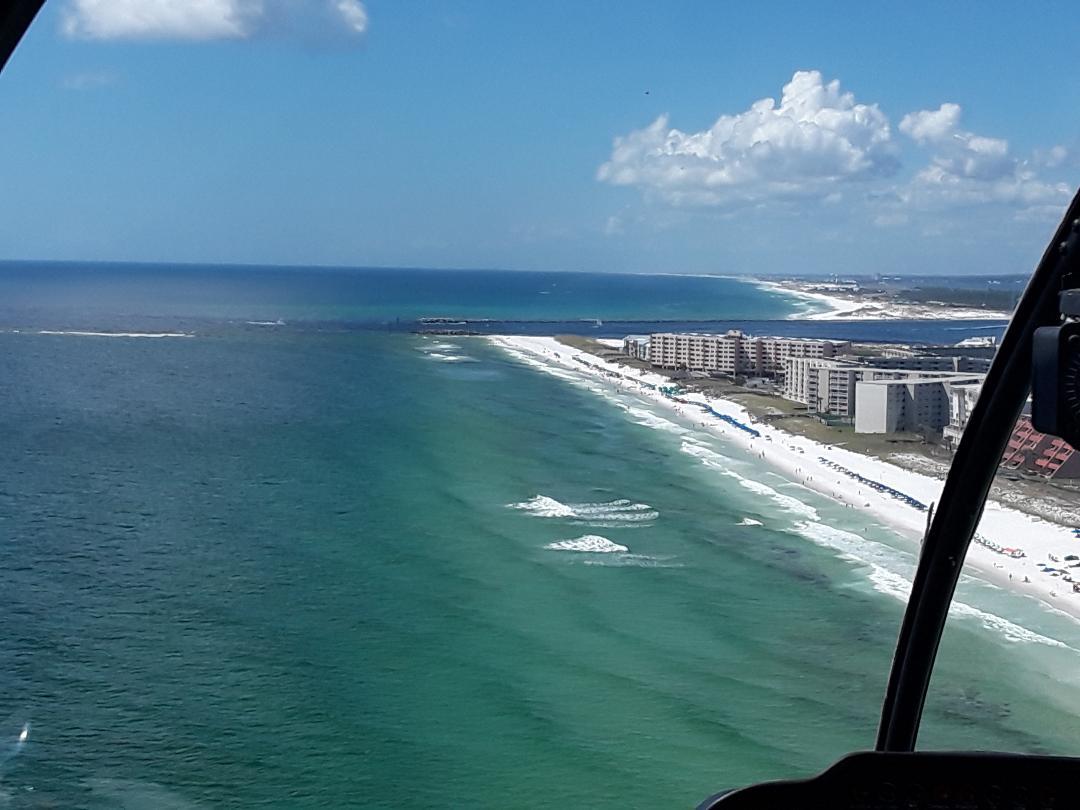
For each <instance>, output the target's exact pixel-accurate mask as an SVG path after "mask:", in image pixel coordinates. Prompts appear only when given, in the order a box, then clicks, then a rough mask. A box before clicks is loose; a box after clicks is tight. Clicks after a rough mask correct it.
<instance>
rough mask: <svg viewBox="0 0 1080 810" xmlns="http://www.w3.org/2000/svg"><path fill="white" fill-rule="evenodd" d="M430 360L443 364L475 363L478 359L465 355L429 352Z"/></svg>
mask: <svg viewBox="0 0 1080 810" xmlns="http://www.w3.org/2000/svg"><path fill="white" fill-rule="evenodd" d="M426 355H427V357H428V359H430V360H438V361H439V362H441V363H475V362H477V360H476V358H473V357H467V356H465V355H463V354H444V353H442V352H427V353H426Z"/></svg>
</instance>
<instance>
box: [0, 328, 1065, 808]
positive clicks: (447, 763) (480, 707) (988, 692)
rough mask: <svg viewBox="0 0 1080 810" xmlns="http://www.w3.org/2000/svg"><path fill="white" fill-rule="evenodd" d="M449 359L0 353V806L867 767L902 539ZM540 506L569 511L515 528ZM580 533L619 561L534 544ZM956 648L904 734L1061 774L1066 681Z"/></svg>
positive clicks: (308, 801) (440, 798)
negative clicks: (837, 541)
mask: <svg viewBox="0 0 1080 810" xmlns="http://www.w3.org/2000/svg"><path fill="white" fill-rule="evenodd" d="M459 346H460V348H459V349H456V350H454V356H462V355H464V356H467V357H469V358H472V359H474V360H476V361H478V362H444V361H442V360H441V359H440V358H439V357H438V356H437V355H440V354H445V352H439V351H438V350H434V351H433V350H432V341H427V342H426V343H425V342H424V341H421V340H420V339H418V338H414V337H407V336H381V335H378V334H339V335H335V334H319V333H286V332H281V333H277V332H274V331H273V330H270V331H268V332H267V333H265V334H242V333H241V334H236V335H232V336H229V337H220V338H217V337H206V338H194V339H176V340H169V339H162V340H123V339H109V338H105V339H101V338H98V339H95V338H76V337H71V336H55V337H50V336H38V335H10V334H9V335H0V373H2V374H3V378H4V380H5V385H4V386H3V389H2V390H0V441H2V444H3V447H4V448H5V451H6V453H5V457H6V460H5V463H4V464H3V465H2V466H0V567H2V570H3V571H4V579H5V587H4V589H3V591H2V596H0V600H2V601H0V686H2V688H0V718H7V719H6V720H5V722H4V725H3V727H2V728H0V733H2V734H3V735H4V736H3V743H2V744H3V745H4V746H5V747H4V748H3V749H0V751H2V752H3V753H0V758H2V759H3V764H2V765H0V768H2V772H0V774H2V775H0V790H2V791H3V792H4V794H5V796H6V797H7V801H8V802H9V803H10V806H12V807H50V806H60V807H72V806H75V807H78V806H83V807H124V808H134V807H139V808H142V807H145V808H150V807H192V806H194V807H281V808H296V807H344V806H364V807H386V808H392V807H393V808H400V807H424V806H431V805H433V804H440V805H441V806H447V807H519V808H529V807H537V808H539V807H583V808H584V807H590V808H603V807H625V806H633V807H688V806H692V805H693V804H694V803H695V802H696V801H698V800H700V799H701V798H703V797H704V796H705V795H707V794H708V793H710V792H712V791H715V790H717V789H720V788H723V787H726V786H732V785H737V784H741V783H745V782H747V781H750V780H754V779H759V778H765V777H780V776H789V775H796V774H803V773H808V772H810V771H812V770H815V769H817V768H820V767H823V766H824V765H825V764H827V763H828V761H829V760H830V759H832V758H835V757H836V756H838V755H839V754H841V753H842V752H844V751H845V750H848V749H851V748H860V747H868V746H870V745H871V744H872V741H873V732H874V727H875V724H876V721H877V713H878V705H879V702H880V698H881V693H882V689H883V684H884V680H885V675H886V671H887V668H888V663H889V656H890V654H891V649H892V644H893V641H894V638H895V633H896V628H897V625H898V621H899V616H900V609H901V603H900V601H899V600H897V599H896V598H894V597H893V596H891V595H889V594H888V593H881V592H879V590H888V589H887V588H882V587H881V583H880V582H878V583H877V585H878V590H875V581H874V579H873V578H872V577H871V576H870V574H872V573H873V572H874V570H875V569H874V568H873V566H872V563H873V564H877V565H879V567H881V569H882V570H883V571H886V572H888V571H890V570H892V569H893V568H897V567H899V568H900V569H902V568H903V566H904V565H905V564H906V563H907V562H909V561H910V560H909V558H905V557H904V546H903V544H902V543H901V542H900V541H899V540H898V539H897V538H894V537H892V535H890V534H889V533H888V532H887V531H885V530H884V529H882V528H880V527H873V526H864V525H862V524H859V525H858V526H851V525H848V524H847V523H845V521H849V520H851V519H852V518H851V517H850V516H849V515H848V514H847V513H846V512H845V510H842V509H840V508H839V507H836V506H834V505H832V504H829V503H828V502H826V501H824V500H822V499H820V498H817V497H815V496H814V495H812V494H811V493H809V492H807V491H806V490H803V489H801V488H799V487H796V486H794V485H790V484H786V483H785V482H783V480H782V479H779V478H778V477H777V476H773V475H771V474H770V473H768V471H765V470H759V469H756V468H755V467H754V465H753V463H752V461H751V460H750V459H747V458H745V457H743V456H741V455H739V454H738V453H737V452H736V451H734V450H732V449H730V448H725V447H724V446H723V445H722V444H719V443H713V444H709V443H698V444H697V445H695V444H694V443H693V442H687V437H686V436H685V435H684V434H681V433H680V432H679V431H680V429H681V428H680V426H679V425H678V424H677V423H675V422H672V421H670V420H667V421H663V422H662V421H660V420H659V417H658V416H657V415H655V414H653V415H650V413H649V410H648V409H647V408H644V407H643V406H641V407H639V406H638V405H635V404H634V403H631V402H629V401H628V400H627V401H623V400H620V397H619V396H618V395H616V394H614V393H613V392H611V391H607V390H603V389H600V390H597V391H590V390H588V387H587V386H585V385H583V384H580V382H575V381H572V380H559V379H555V378H552V377H550V376H547V375H544V374H542V373H540V372H538V371H536V370H534V369H531V368H528V367H524V366H522V365H520V364H518V363H516V362H513V361H511V360H510V359H509V358H507V357H506V356H505V355H503V354H501V353H500V352H498V351H497V350H495V349H493V348H491V347H488V346H486V345H485V344H481V343H479V342H467V343H465V344H460V343H459ZM424 349H426V350H427V351H424ZM605 397H606V398H605ZM620 402H621V403H622V404H623V405H628V406H631V407H634V408H637V409H638V410H635V411H628V410H625V409H624V408H621V407H619V404H620ZM687 445H689V448H688V447H687ZM687 449H689V450H691V451H693V453H696V455H695V454H692V452H686V450H687ZM704 451H707V452H708V453H713V454H715V455H712V456H708V458H709V459H710V460H711V461H712V462H713V463H714V465H716V466H711V467H710V466H707V465H705V464H703V463H702V458H703V457H705V452H704ZM725 470H726V471H728V472H729V473H733V474H734V475H730V474H724V471H725ZM743 479H746V480H751V481H758V482H759V484H760V483H763V484H765V485H767V486H769V487H771V488H772V489H773V490H774V491H775V492H776V493H778V494H780V495H783V496H787V497H788V498H792V499H796V501H795V502H796V503H799V504H801V511H800V507H798V506H793V505H792V504H791V503H789V504H788V506H786V507H785V506H782V505H781V501H778V500H777V499H776V498H773V497H771V496H768V495H763V494H762V491H761V489H760V485H759V486H758V491H757V492H754V491H752V490H751V489H750V488H748V486H747V485H745V484H743V483H742V480H743ZM538 495H543V496H546V497H548V498H550V499H552V500H553V501H556V502H558V503H559V504H561V505H562V506H563V507H568V508H570V509H573V510H574V513H575V515H577V517H569V516H567V515H564V516H563V517H544V516H542V514H543V513H544V510H543V509H539V510H538V509H537V508H535V504H536V503H537V502H536V501H532V502H531V503H532V504H533V508H532V509H531V510H530V509H526V508H510V507H508V504H526V503H530V499H533V498H535V497H536V496H538ZM623 499H625V500H626V501H628V503H626V504H622V503H613V502H618V501H621V500H623ZM634 504H645V505H647V506H648V508H647V509H646V508H645V507H635V506H633V505H634ZM548 511H549V512H550V511H551V510H550V509H549V510H548ZM555 511H558V510H557V509H556V510H555ZM653 513H655V516H651V515H652V514H653ZM746 518H750V519H753V520H757V521H760V522H761V523H762V524H763V525H761V526H754V525H739V524H740V523H741V522H742V521H743V520H744V519H746ZM822 526H824V527H826V528H827V529H833V530H840V531H842V532H852V533H859V534H861V536H862V537H863V538H864V539H870V540H875V541H879V542H880V543H881V545H880V547H877V546H876V547H875V548H879V549H880V559H877V560H876V562H875V561H873V560H871V561H870V562H867V561H866V560H863V561H862V562H859V561H856V560H852V559H850V558H848V559H844V558H841V556H839V552H838V549H837V548H836V547H832V548H830V547H825V546H822V545H819V544H816V543H814V542H812V541H811V539H810V538H811V537H814V536H816V535H815V532H818V533H820V530H821V529H820V527H822ZM815 527H817V528H815ZM588 535H594V536H597V537H603V538H605V539H606V540H607V541H608V542H609V543H610V544H614V545H618V546H624V547H626V549H628V550H627V551H626V552H615V553H588V552H581V551H573V550H565V549H551V548H547V546H549V545H551V544H553V543H558V542H561V541H568V540H571V541H572V540H575V539H579V538H581V537H584V536H588ZM840 537H841V540H842V539H843V536H842V535H841V536H840ZM849 539H850V538H849ZM890 566H892V568H890ZM879 573H880V572H879ZM878 579H879V580H880V577H878ZM968 597H970V598H971V600H973V603H974V604H977V605H978V607H979V608H980V609H983V610H986V611H990V612H993V610H992V609H996V608H1000V609H1001V611H1003V612H1004V611H1006V610H1013V612H1014V613H1015V612H1017V611H1019V613H1021V614H1023V616H1022V617H1021V619H1022V621H1020V620H1018V621H1020V623H1021V624H1022V625H1023V626H1024V627H1027V628H1029V629H1030V630H1033V631H1037V632H1038V633H1039V634H1040V636H1039V638H1043V639H1054V640H1058V641H1061V642H1063V643H1066V644H1068V645H1070V646H1071V647H1080V643H1078V641H1077V639H1078V638H1080V632H1077V631H1076V630H1075V629H1074V627H1075V626H1074V625H1072V624H1071V623H1069V622H1066V621H1065V620H1063V619H1060V618H1055V617H1049V616H1045V615H1043V614H1041V613H1040V612H1039V611H1038V610H1037V609H1036V608H1034V607H1030V606H1025V605H1019V606H1018V605H1017V604H1016V603H1015V602H1014V601H1011V600H1010V599H1009V598H1008V597H1007V596H1005V595H1000V594H995V593H992V592H990V591H989V590H985V589H981V588H980V587H979V586H977V585H976V584H972V585H969V586H968V588H967V591H966V596H965V598H968ZM1025 611H1026V612H1025ZM1011 618H1015V616H1011ZM985 625H986V621H985V620H984V619H980V618H979V617H978V616H967V617H959V618H958V619H957V620H956V621H955V622H954V627H953V628H952V629H951V630H950V632H949V637H948V638H947V640H946V650H945V651H944V660H943V662H942V670H941V673H940V676H939V678H938V680H937V682H936V684H935V689H936V691H935V696H934V700H933V702H932V705H931V708H930V710H929V716H928V717H927V730H926V732H925V735H924V738H925V739H926V741H927V742H928V743H929V744H935V745H965V746H976V747H984V748H1005V749H1014V750H1045V749H1056V750H1067V749H1068V748H1069V745H1070V741H1071V740H1072V739H1073V737H1074V736H1075V734H1074V729H1075V728H1076V717H1075V716H1074V715H1073V714H1072V713H1071V712H1070V711H1069V710H1068V708H1067V706H1068V704H1069V702H1070V697H1071V696H1072V695H1074V694H1075V693H1076V690H1075V685H1074V684H1073V683H1071V679H1072V678H1073V676H1072V674H1071V673H1072V672H1074V671H1075V670H1076V664H1077V662H1078V660H1080V656H1077V654H1076V653H1075V652H1074V650H1073V649H1069V648H1067V647H1060V646H1050V644H1048V643H1045V641H1039V640H1030V639H1029V640H1026V641H1025V640H1021V641H1016V640H1012V641H1010V640H1009V638H1008V634H1007V633H1003V632H1001V631H1000V630H995V629H988V628H987V627H986V626H985ZM1070 634H1072V635H1071V636H1070ZM24 723H29V724H30V733H29V739H28V741H27V742H26V744H25V745H22V746H20V745H18V744H17V736H18V733H19V730H20V729H21V728H23V724H24ZM1076 747H1077V746H1075V744H1073V749H1074V752H1075V748H1076Z"/></svg>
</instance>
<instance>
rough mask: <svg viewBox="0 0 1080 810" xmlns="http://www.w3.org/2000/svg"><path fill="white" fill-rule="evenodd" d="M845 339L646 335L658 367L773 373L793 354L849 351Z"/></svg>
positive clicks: (733, 332)
mask: <svg viewBox="0 0 1080 810" xmlns="http://www.w3.org/2000/svg"><path fill="white" fill-rule="evenodd" d="M850 350H851V344H850V343H848V342H846V341H835V340H814V339H810V338H786V337H753V336H751V335H745V334H743V333H742V332H740V331H738V330H734V329H733V330H731V331H729V332H727V333H725V334H723V335H705V334H696V333H674V332H659V333H656V334H653V335H650V336H649V362H650V363H652V364H653V365H654V366H659V367H660V368H667V369H675V370H686V371H702V372H706V373H709V374H727V375H732V376H734V375H741V376H747V377H775V376H780V375H782V374H783V373H784V371H785V369H786V366H787V361H788V360H790V359H792V358H816V359H821V358H830V357H835V356H836V355H837V354H840V353H842V352H846V351H850Z"/></svg>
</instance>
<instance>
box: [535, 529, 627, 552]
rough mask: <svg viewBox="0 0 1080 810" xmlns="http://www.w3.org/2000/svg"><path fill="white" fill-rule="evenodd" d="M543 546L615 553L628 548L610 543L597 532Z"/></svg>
mask: <svg viewBox="0 0 1080 810" xmlns="http://www.w3.org/2000/svg"><path fill="white" fill-rule="evenodd" d="M544 548H547V549H551V550H552V551H585V552H589V553H591V554H615V553H618V552H625V551H629V550H630V549H628V548H627V547H626V546H620V545H619V544H618V543H612V542H611V541H610V540H608V539H607V538H606V537H601V536H600V535H598V534H583V535H582V536H581V537H575V538H574V539H573V540H559V541H557V542H555V543H548V544H547V545H546V546H544Z"/></svg>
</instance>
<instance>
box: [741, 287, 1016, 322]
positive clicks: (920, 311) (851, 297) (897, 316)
mask: <svg viewBox="0 0 1080 810" xmlns="http://www.w3.org/2000/svg"><path fill="white" fill-rule="evenodd" d="M745 281H747V282H749V283H751V284H754V285H756V286H757V287H759V288H760V289H763V290H768V291H770V292H779V293H783V294H786V295H790V296H792V297H794V298H798V299H800V300H802V301H805V302H806V303H807V304H809V305H811V311H808V312H804V313H796V314H794V315H789V316H788V319H789V320H809V321H840V320H845V321H879V320H896V321H900V320H904V321H916V320H935V321H940V320H955V321H961V320H964V321H977V320H987V321H991V320H1008V319H1009V317H1010V316H1011V315H1012V313H1011V312H1008V311H1005V310H999V309H985V308H981V307H971V306H963V305H954V304H948V303H944V302H932V301H921V302H919V301H912V300H907V299H906V298H905V296H904V294H903V293H902V292H897V293H892V294H882V293H874V294H872V295H867V294H866V293H863V292H861V291H855V290H850V291H845V290H840V289H837V290H829V291H827V292H825V291H822V290H821V287H822V286H823V285H822V283H821V282H814V281H805V280H799V279H783V280H777V279H762V278H754V277H747V278H746V279H745ZM815 310H816V311H815Z"/></svg>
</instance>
